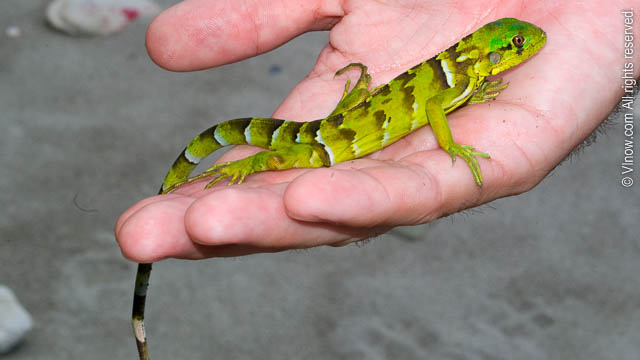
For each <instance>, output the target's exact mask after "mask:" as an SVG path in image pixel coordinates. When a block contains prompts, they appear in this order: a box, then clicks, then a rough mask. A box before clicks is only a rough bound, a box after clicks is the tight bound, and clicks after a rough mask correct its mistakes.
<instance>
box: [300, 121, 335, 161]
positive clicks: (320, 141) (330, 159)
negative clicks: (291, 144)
mask: <svg viewBox="0 0 640 360" xmlns="http://www.w3.org/2000/svg"><path fill="white" fill-rule="evenodd" d="M299 138H300V133H298V139H296V142H297V141H298V140H299ZM316 141H317V142H318V143H319V144H321V145H322V147H323V148H324V151H326V152H327V154H328V155H329V161H330V162H331V165H335V163H336V159H335V157H334V156H333V151H331V148H330V147H329V146H327V144H325V143H324V140H322V135H320V129H318V131H316Z"/></svg>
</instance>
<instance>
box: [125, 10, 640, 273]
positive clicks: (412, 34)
mask: <svg viewBox="0 0 640 360" xmlns="http://www.w3.org/2000/svg"><path fill="white" fill-rule="evenodd" d="M628 8H635V9H640V1H629V0H627V1H613V2H603V1H599V0H591V1H565V2H556V1H483V2H478V1H443V0H434V1H431V0H429V1H424V0H423V1H409V0H407V1H401V0H398V1H392V0H388V1H371V0H353V1H347V0H345V1H340V0H333V1H316V2H313V1H303V2H301V1H297V0H290V1H284V0H281V1H274V0H254V1H239V0H215V1H214V0H189V1H184V2H182V3H179V4H177V5H176V6H174V7H172V8H170V9H168V10H166V11H165V12H164V13H162V14H161V15H160V16H158V17H157V18H156V19H155V20H154V21H153V23H152V24H151V25H150V27H149V30H148V33H147V49H148V51H149V54H150V56H151V58H152V59H153V60H154V61H155V62H156V63H157V64H158V65H159V66H161V67H164V68H166V69H168V70H173V71H191V70H198V69H205V68H211V67H214V66H219V65H222V64H225V63H229V62H235V61H240V60H242V59H245V58H248V57H251V56H256V55H259V54H260V53H263V52H266V51H269V50H271V49H273V48H275V47H278V46H279V45H282V44H283V43H285V42H287V41H288V40H290V39H292V38H294V37H296V36H297V35H300V34H302V33H304V32H307V31H314V30H329V31H330V43H329V44H327V45H326V46H325V48H324V49H323V50H322V52H321V53H320V56H319V58H318V61H317V63H316V65H315V67H314V69H313V71H312V72H311V74H309V76H308V77H307V78H305V79H304V80H303V81H302V82H301V83H300V84H298V85H297V86H296V87H295V88H294V90H293V91H292V92H291V94H290V95H289V96H288V97H287V98H286V99H285V100H284V102H283V103H282V105H281V106H280V107H279V108H278V109H277V111H276V112H275V113H274V117H276V118H281V119H291V120H300V121H309V120H314V119H318V118H322V117H324V116H326V114H328V113H329V112H331V110H333V108H334V107H335V105H336V104H337V102H338V100H339V98H340V96H341V94H342V90H343V88H344V83H345V81H346V79H347V78H351V79H355V77H356V76H357V75H358V74H357V71H353V72H349V73H347V74H344V75H342V76H340V77H338V78H336V79H334V78H333V74H334V73H335V71H336V70H338V69H340V68H342V67H343V66H345V65H346V64H348V63H351V62H362V63H364V64H366V65H367V66H369V71H370V73H371V74H372V77H373V81H372V86H377V85H379V84H382V83H385V82H388V81H389V80H391V79H392V78H393V77H395V76H396V75H398V74H399V73H401V72H403V71H405V70H406V69H407V68H409V67H411V66H413V65H415V64H417V63H418V62H420V61H422V60H425V59H427V58H429V57H431V56H433V55H434V54H436V53H437V52H439V51H441V50H443V49H445V48H446V47H448V46H449V45H451V44H454V43H455V42H457V41H458V40H459V39H460V38H462V37H463V36H464V35H466V34H468V33H470V32H472V31H473V30H475V29H477V28H478V27H480V26H482V25H483V24H485V23H488V22H490V21H493V20H495V19H498V18H502V17H516V18H519V19H522V20H525V21H529V22H532V23H534V24H536V25H538V26H540V27H541V28H543V29H544V30H545V31H546V33H547V35H548V41H547V44H546V45H545V47H544V48H543V49H542V50H541V51H540V53H538V54H537V55H536V56H534V57H533V58H531V59H529V60H528V61H526V62H525V63H523V64H521V65H520V66H518V67H516V68H514V69H511V70H510V71H507V72H505V73H503V74H500V76H502V77H503V78H504V80H505V81H506V82H509V83H510V86H509V88H508V89H506V90H505V91H503V92H502V93H501V95H500V96H499V97H498V98H497V99H496V100H495V101H492V102H490V104H477V105H470V106H466V107H464V108H462V109H460V110H459V111H456V112H454V113H452V114H450V115H449V116H448V120H449V121H450V125H451V130H452V133H453V136H454V138H455V139H456V140H457V141H458V142H459V143H462V144H473V145H474V146H475V148H476V149H479V150H481V151H484V152H487V153H489V154H491V159H490V160H485V159H481V160H480V166H481V168H482V173H483V175H484V179H485V184H484V186H483V187H482V188H478V187H477V186H476V185H475V183H474V181H473V178H472V176H470V174H469V170H468V168H467V166H466V164H465V163H464V162H463V161H457V162H456V163H455V164H454V165H453V166H452V164H451V158H450V157H449V155H448V154H447V153H446V152H445V151H443V150H442V149H439V148H438V145H437V143H436V141H435V138H434V136H433V133H432V131H431V129H430V128H429V127H425V128H422V129H420V130H418V131H415V132H414V133H412V134H410V135H408V136H407V137H406V138H404V139H402V140H400V141H398V142H397V143H395V144H393V145H391V146H389V147H387V148H385V149H383V150H381V151H379V152H377V153H374V154H372V155H370V156H368V157H366V158H364V159H358V160H355V161H350V162H346V163H342V164H338V165H336V166H333V167H331V168H320V169H296V170H287V171H279V172H267V173H260V174H254V175H251V176H250V177H248V178H247V179H246V181H245V183H244V184H242V185H235V186H226V185H224V184H218V185H217V186H215V187H214V188H212V189H209V190H204V185H205V184H206V182H207V180H204V181H198V182H195V183H192V184H189V185H186V186H183V187H181V188H179V189H177V190H176V191H175V192H173V193H171V194H168V195H161V196H153V197H150V198H147V199H144V200H142V201H140V202H138V203H137V204H135V205H133V206H132V207H131V208H130V209H128V210H127V211H125V212H124V213H123V214H122V216H121V217H120V219H119V220H118V222H117V224H116V229H115V232H116V238H117V240H118V242H119V245H120V247H121V249H122V251H123V253H124V255H125V256H126V257H128V258H130V259H132V260H135V261H138V262H151V261H157V260H161V259H164V258H168V257H174V258H186V259H201V258H207V257H216V256H238V255H245V254H251V253H259V252H272V251H281V250H286V249H292V248H308V247H313V246H319V245H334V246H339V245H345V244H348V243H350V242H353V241H355V240H358V239H363V238H367V237H371V236H375V235H377V234H380V233H383V232H385V231H387V230H388V229H390V228H392V227H394V226H397V225H409V224H420V223H425V222H428V221H431V220H434V219H437V218H439V217H442V216H445V215H447V214H451V213H454V212H456V211H460V210H463V209H466V208H470V207H474V206H478V205H481V204H484V203H487V202H489V201H492V200H495V199H497V198H500V197H504V196H509V195H515V194H519V193H522V192H524V191H527V190H529V189H531V188H532V187H534V186H535V185H536V184H537V183H539V182H540V181H541V180H542V179H543V178H544V177H545V176H546V175H547V174H548V173H549V172H550V171H551V170H552V169H553V168H554V167H555V166H557V165H558V163H560V161H561V160H562V159H564V158H565V157H566V156H567V155H568V154H569V153H570V152H571V150H572V149H574V148H575V147H576V146H577V145H578V144H580V143H581V142H582V141H583V140H584V139H585V138H586V137H587V136H588V135H589V134H591V132H593V130H594V129H595V128H596V127H597V126H598V125H599V124H600V123H601V122H602V121H603V120H604V119H605V118H606V116H607V115H608V114H609V112H610V111H611V110H612V109H613V107H614V106H615V105H616V104H617V103H618V101H619V100H620V96H621V95H622V89H621V87H620V85H621V79H620V77H621V70H622V66H623V63H624V58H623V42H622V37H623V33H624V29H623V17H622V15H621V13H620V11H621V10H623V9H628ZM443 29H446V30H443ZM638 53H639V52H638V51H636V54H638ZM633 61H634V63H635V66H634V68H635V69H636V72H635V73H634V76H635V77H637V76H638V71H637V70H638V68H639V67H640V62H639V61H638V56H637V55H636V57H635V58H634V59H633ZM212 101H213V102H215V99H213V100H212ZM238 115H251V114H238ZM219 120H226V119H219ZM200 130H201V129H194V131H193V133H194V135H195V134H197V133H198V132H199V131H200ZM179 150H180V149H176V155H177V154H178V152H179ZM255 152H257V150H256V149H255V148H250V147H247V146H244V147H242V146H239V147H235V148H233V149H232V150H230V151H229V152H228V153H226V154H224V155H223V157H222V158H221V159H220V160H221V161H228V160H235V159H239V158H243V157H245V156H247V155H249V154H253V153H255ZM170 160H173V159H168V161H167V167H168V166H169V165H170ZM149 181H152V180H149ZM161 181H162V178H158V179H155V182H157V183H158V184H160V183H161Z"/></svg>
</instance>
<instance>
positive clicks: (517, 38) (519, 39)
mask: <svg viewBox="0 0 640 360" xmlns="http://www.w3.org/2000/svg"><path fill="white" fill-rule="evenodd" d="M511 42H512V43H513V45H515V46H516V47H522V45H524V36H522V35H520V34H518V35H516V36H514V37H513V39H511Z"/></svg>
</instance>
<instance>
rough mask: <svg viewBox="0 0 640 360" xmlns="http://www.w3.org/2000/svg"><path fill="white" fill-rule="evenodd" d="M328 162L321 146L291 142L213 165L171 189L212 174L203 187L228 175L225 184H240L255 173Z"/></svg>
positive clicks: (315, 166) (306, 166)
mask: <svg viewBox="0 0 640 360" xmlns="http://www.w3.org/2000/svg"><path fill="white" fill-rule="evenodd" d="M329 165H331V162H330V160H329V158H328V156H327V154H326V152H325V150H324V149H323V148H322V147H321V146H320V145H310V144H293V145H288V146H286V147H282V148H279V149H277V150H274V151H261V152H259V153H257V154H255V155H252V156H249V157H246V158H244V159H240V160H235V161H228V162H224V163H218V164H215V165H213V166H212V167H210V168H209V169H207V170H205V171H203V172H202V173H200V174H199V175H196V176H194V177H191V178H189V179H187V180H185V181H183V182H181V183H178V184H175V185H174V186H173V187H172V189H175V188H176V187H179V186H181V185H184V184H186V183H191V182H194V181H196V180H200V179H204V178H207V177H212V176H214V177H215V178H214V179H213V180H211V181H210V182H209V183H208V184H207V185H206V186H205V188H206V189H208V188H210V187H212V186H213V185H215V184H216V183H218V182H219V181H221V180H222V179H226V178H230V179H229V182H228V185H234V184H241V183H242V182H243V181H244V179H245V178H246V177H247V176H248V175H251V174H253V173H257V172H262V171H270V170H287V169H295V168H318V167H322V166H329ZM172 189H169V190H167V191H171V190H172Z"/></svg>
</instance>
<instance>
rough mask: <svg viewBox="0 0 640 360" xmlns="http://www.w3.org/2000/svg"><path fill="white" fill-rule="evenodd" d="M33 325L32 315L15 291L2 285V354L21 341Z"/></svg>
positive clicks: (0, 318) (0, 307) (0, 306)
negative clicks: (23, 305) (20, 301)
mask: <svg viewBox="0 0 640 360" xmlns="http://www.w3.org/2000/svg"><path fill="white" fill-rule="evenodd" d="M32 327H33V320H32V319H31V315H29V313H28V312H27V310H25V309H24V308H23V307H22V305H20V303H19V302H18V299H17V298H16V295H15V294H14V293H13V291H11V289H9V288H8V287H6V286H4V285H0V354H4V353H6V352H8V351H9V350H11V348H13V347H14V346H16V345H17V344H18V343H20V340H22V338H23V337H24V336H25V335H26V334H27V333H28V332H29V330H31V328H32Z"/></svg>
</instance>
